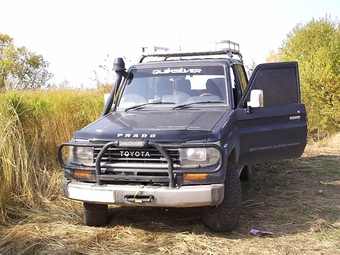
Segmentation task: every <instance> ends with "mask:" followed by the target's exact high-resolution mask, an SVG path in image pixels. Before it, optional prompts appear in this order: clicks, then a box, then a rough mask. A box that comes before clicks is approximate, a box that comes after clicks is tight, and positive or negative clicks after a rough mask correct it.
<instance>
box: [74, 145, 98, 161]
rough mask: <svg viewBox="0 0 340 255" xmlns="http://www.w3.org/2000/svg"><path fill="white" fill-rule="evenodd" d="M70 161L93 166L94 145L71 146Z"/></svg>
mask: <svg viewBox="0 0 340 255" xmlns="http://www.w3.org/2000/svg"><path fill="white" fill-rule="evenodd" d="M70 162H71V163H72V164H76V165H84V166H93V147H84V146H70Z"/></svg>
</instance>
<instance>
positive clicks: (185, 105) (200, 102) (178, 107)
mask: <svg viewBox="0 0 340 255" xmlns="http://www.w3.org/2000/svg"><path fill="white" fill-rule="evenodd" d="M215 103H219V104H220V103H224V102H222V101H199V102H191V103H187V104H179V105H176V106H175V107H173V108H172V109H171V110H175V109H180V108H185V107H188V106H191V105H194V104H215Z"/></svg>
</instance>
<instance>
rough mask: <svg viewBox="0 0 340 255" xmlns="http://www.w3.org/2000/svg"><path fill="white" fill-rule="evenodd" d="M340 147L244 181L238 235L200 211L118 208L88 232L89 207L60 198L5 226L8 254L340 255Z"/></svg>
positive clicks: (318, 150) (0, 236)
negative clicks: (220, 229) (211, 224)
mask: <svg viewBox="0 0 340 255" xmlns="http://www.w3.org/2000/svg"><path fill="white" fill-rule="evenodd" d="M337 145H338V143H336V144H334V145H333V144H330V145H329V146H316V145H308V147H307V149H306V151H305V153H304V154H303V157H301V158H299V159H293V160H285V161H281V162H274V163H265V164H259V165H257V166H256V168H255V169H254V170H253V175H252V177H251V179H250V180H249V181H247V182H242V188H243V211H242V215H241V222H240V225H239V227H238V228H237V229H235V230H234V231H232V232H230V233H213V232H211V231H209V230H208V229H207V228H206V227H204V225H203V222H202V220H201V218H200V214H199V212H198V210H197V209H158V208H131V207H114V206H112V207H110V222H109V224H108V226H107V227H99V228H95V227H87V226H84V225H83V223H82V205H81V204H80V203H78V202H72V201H69V200H66V199H64V198H62V197H61V195H60V194H58V195H56V198H55V200H54V201H50V202H46V204H48V205H43V206H42V208H30V209H28V211H27V216H26V217H25V218H24V219H23V218H16V217H13V219H12V220H11V221H10V222H9V223H8V224H7V225H4V226H0V227H1V228H2V229H0V254H3V255H5V254H6V255H7V254H176V255H177V254H256V255H258V254H271V255H273V254H299V255H300V254H308V255H311V254H340V194H339V193H340V167H339V163H340V156H339V155H340V149H338V146H337ZM251 229H257V230H263V231H270V232H272V233H273V235H262V236H251V235H249V231H250V230H251ZM1 240H2V241H1Z"/></svg>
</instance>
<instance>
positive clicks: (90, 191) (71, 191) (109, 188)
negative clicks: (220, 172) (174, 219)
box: [62, 180, 224, 207]
mask: <svg viewBox="0 0 340 255" xmlns="http://www.w3.org/2000/svg"><path fill="white" fill-rule="evenodd" d="M62 191H63V195H64V197H66V198H70V199H74V200H79V201H84V202H89V203H101V204H116V205H130V206H153V207H199V206H214V205H219V204H220V203H221V202H222V200H223V197H224V184H210V185H197V186H195V185H192V186H182V187H178V188H169V187H162V186H143V185H110V184H108V185H97V184H95V183H84V182H72V181H70V180H65V181H63V183H62Z"/></svg>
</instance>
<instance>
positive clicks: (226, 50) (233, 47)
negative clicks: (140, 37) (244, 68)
mask: <svg viewBox="0 0 340 255" xmlns="http://www.w3.org/2000/svg"><path fill="white" fill-rule="evenodd" d="M222 44H223V45H224V46H225V47H220V45H222ZM211 45H213V47H211ZM181 48H182V47H181ZM181 48H180V51H177V52H173V51H170V48H167V47H157V46H147V47H142V52H143V53H145V52H147V51H148V52H150V50H151V51H153V52H152V53H146V54H142V56H141V57H140V58H139V61H138V63H142V62H143V60H144V59H145V58H147V57H160V58H163V61H165V60H167V59H168V58H171V57H193V56H194V57H197V56H213V55H227V56H228V57H229V58H232V57H233V54H234V55H237V56H239V58H240V59H241V60H242V55H241V52H240V45H239V44H238V43H235V42H232V41H229V40H221V41H217V42H213V43H210V50H207V51H202V50H200V51H181ZM159 51H161V52H159ZM162 51H163V52H162Z"/></svg>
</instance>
